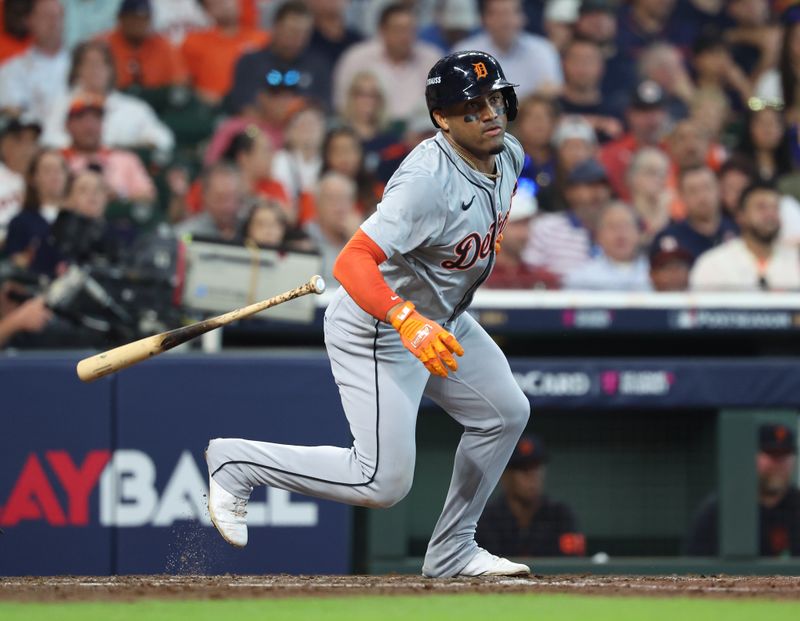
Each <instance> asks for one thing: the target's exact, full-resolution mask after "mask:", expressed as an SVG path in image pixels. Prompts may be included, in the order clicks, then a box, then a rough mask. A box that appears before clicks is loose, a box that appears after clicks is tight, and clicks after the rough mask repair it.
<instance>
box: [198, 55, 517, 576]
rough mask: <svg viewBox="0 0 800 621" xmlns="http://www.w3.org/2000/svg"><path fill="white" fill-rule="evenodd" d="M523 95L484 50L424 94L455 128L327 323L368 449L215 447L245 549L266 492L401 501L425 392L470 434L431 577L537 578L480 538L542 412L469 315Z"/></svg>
mask: <svg viewBox="0 0 800 621" xmlns="http://www.w3.org/2000/svg"><path fill="white" fill-rule="evenodd" d="M514 86H515V85H514V84H511V83H510V82H508V81H507V80H506V79H505V76H504V74H503V71H502V69H501V68H500V65H499V64H498V62H497V61H496V60H495V59H494V58H493V57H492V56H490V55H489V54H486V53H483V52H475V51H469V52H459V53H457V54H451V55H450V56H446V57H445V58H443V59H441V60H440V61H439V62H437V63H436V65H434V67H433V68H432V69H431V71H430V73H429V74H428V80H427V86H426V89H425V98H426V100H427V104H428V110H429V112H430V117H431V120H432V121H433V123H434V125H435V126H436V127H438V128H439V129H440V131H439V132H438V133H437V135H436V136H435V137H433V138H431V139H429V140H425V141H424V142H422V143H421V144H420V145H419V146H417V147H416V148H415V149H414V150H413V151H412V152H411V153H410V154H409V155H408V157H406V159H405V160H404V161H403V163H402V164H401V165H400V168H399V169H398V170H397V172H396V173H395V174H394V175H393V176H392V178H391V179H390V180H389V183H388V185H387V186H386V190H385V193H384V195H383V199H382V201H381V203H380V204H379V205H378V210H377V212H376V213H374V214H373V215H372V216H371V217H370V218H369V219H368V220H366V221H365V222H364V223H363V224H362V225H361V228H360V229H359V231H358V232H356V234H355V235H354V236H353V237H352V239H351V240H350V241H349V242H348V244H347V245H346V246H345V248H344V250H343V251H342V252H341V254H340V255H339V257H338V258H337V260H336V263H335V265H334V275H335V276H336V278H337V279H338V280H339V282H340V283H341V284H342V287H340V288H339V289H338V290H337V291H336V293H335V294H334V295H333V299H332V301H331V303H330V305H329V306H328V309H327V311H326V313H325V345H326V348H327V351H328V355H329V357H330V361H331V367H332V370H333V375H334V378H335V379H336V383H337V385H338V386H339V392H340V395H341V399H342V405H343V407H344V411H345V415H346V417H347V420H348V422H349V424H350V431H351V433H352V435H353V438H354V440H353V446H352V447H350V448H336V447H331V446H317V447H303V446H287V445H279V444H271V443H267V442H254V441H250V440H241V439H222V438H218V439H215V440H212V441H211V442H210V443H209V445H208V449H207V451H206V460H207V462H208V470H209V487H210V490H209V512H210V514H211V519H212V521H213V522H214V525H215V526H216V527H217V530H218V531H219V532H220V534H221V535H222V537H223V538H224V539H225V540H226V541H228V542H229V543H231V544H232V545H234V546H244V545H246V544H247V526H246V520H245V508H246V505H247V501H248V498H249V496H250V492H251V491H252V489H253V487H254V486H256V485H270V486H273V487H278V488H281V489H285V490H289V491H292V492H298V493H301V494H307V495H310V496H315V497H318V498H326V499H331V500H337V501H339V502H345V503H349V504H354V505H362V506H367V507H390V506H392V505H394V504H395V503H397V502H399V501H400V500H402V499H403V497H405V495H406V494H407V493H408V491H409V489H410V487H411V481H412V479H413V476H414V460H415V450H416V449H415V444H414V431H415V426H416V418H417V411H418V408H419V403H420V400H421V398H422V396H423V395H425V396H427V397H429V398H430V399H432V400H433V401H434V402H436V403H437V404H439V405H440V406H441V407H442V408H443V409H444V410H445V411H447V413H448V414H450V416H452V417H453V418H454V419H455V420H457V421H458V422H459V423H461V424H462V425H463V426H464V433H463V435H462V436H461V441H460V443H459V445H458V449H457V451H456V456H455V464H454V469H453V476H452V481H451V483H450V489H449V491H448V494H447V499H446V500H445V504H444V508H443V510H442V514H441V516H440V518H439V521H438V522H437V524H436V527H435V529H434V532H433V535H432V537H431V540H430V543H429V544H428V549H427V552H426V555H425V561H424V564H423V567H422V573H423V574H424V575H425V576H429V577H450V576H458V575H460V576H481V575H517V574H527V573H529V572H530V569H529V568H528V567H527V566H526V565H521V564H519V563H513V562H511V561H509V560H507V559H504V558H499V557H497V556H494V555H492V554H491V553H489V552H488V551H486V550H484V549H482V548H479V547H478V545H477V544H476V543H475V528H476V525H477V522H478V518H479V517H480V515H481V513H482V511H483V508H484V506H485V504H486V501H487V499H488V498H489V495H490V494H491V492H492V490H493V489H494V487H495V485H496V484H497V481H498V479H499V477H500V475H501V473H502V472H503V469H504V467H505V465H506V463H507V462H508V459H509V457H510V455H511V453H512V451H513V449H514V446H515V444H516V442H517V439H518V438H519V436H520V434H521V433H522V430H523V429H524V427H525V425H526V423H527V421H528V416H529V414H530V404H529V402H528V399H527V398H526V397H525V395H524V394H523V392H522V391H521V390H520V388H519V387H518V386H517V383H516V382H515V380H514V378H513V376H512V374H511V370H510V368H509V365H508V362H507V360H506V358H505V356H504V355H503V353H502V351H501V350H500V348H499V347H498V346H497V345H496V344H495V342H494V341H493V340H492V339H491V338H490V337H489V336H488V335H487V333H486V332H485V331H484V330H483V328H482V327H481V326H480V325H479V324H478V323H477V322H476V321H475V320H474V319H473V318H472V317H471V316H470V315H469V314H467V313H465V312H464V311H465V310H466V309H467V308H468V307H469V305H470V302H471V301H472V297H473V295H474V293H475V290H476V289H477V288H478V287H479V286H480V284H481V283H482V282H483V281H484V280H486V278H487V277H488V276H489V273H490V272H491V271H492V266H493V265H494V262H495V253H496V252H497V250H498V244H499V242H500V240H501V238H502V231H503V227H504V225H505V223H506V221H507V219H508V213H509V208H510V205H511V196H512V194H513V192H514V189H515V187H516V180H517V176H518V174H519V172H520V170H521V169H522V162H523V150H522V147H521V146H520V144H519V142H517V140H516V139H515V138H513V137H512V136H510V135H507V134H506V125H507V123H508V121H511V120H513V119H514V117H515V116H516V114H517V97H516V94H515V93H514ZM456 357H460V358H459V359H458V360H457V359H456Z"/></svg>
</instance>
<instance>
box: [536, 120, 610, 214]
mask: <svg viewBox="0 0 800 621" xmlns="http://www.w3.org/2000/svg"><path fill="white" fill-rule="evenodd" d="M553 147H554V149H555V160H556V182H555V184H553V185H551V186H550V187H549V188H545V189H543V191H542V192H541V193H540V194H541V199H540V206H541V203H543V204H544V206H542V210H543V211H548V210H549V211H555V210H561V209H565V208H566V207H567V203H566V200H565V198H564V194H565V186H566V182H567V179H569V176H570V174H571V173H572V171H573V170H574V169H575V167H576V166H577V165H578V164H580V163H581V162H584V161H586V160H588V159H592V158H595V157H596V156H597V152H598V146H597V134H596V132H595V131H594V129H593V128H592V126H591V125H590V124H589V122H588V121H586V120H585V119H584V118H583V117H582V116H578V115H575V114H571V115H567V116H563V117H561V120H560V121H559V122H558V125H557V126H556V130H555V132H554V133H553ZM545 207H546V208H545Z"/></svg>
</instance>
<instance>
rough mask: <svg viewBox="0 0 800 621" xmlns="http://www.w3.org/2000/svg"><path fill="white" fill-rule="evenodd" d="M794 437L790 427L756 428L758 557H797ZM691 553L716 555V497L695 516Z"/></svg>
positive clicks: (799, 514) (799, 518) (799, 529)
mask: <svg viewBox="0 0 800 621" xmlns="http://www.w3.org/2000/svg"><path fill="white" fill-rule="evenodd" d="M796 459H797V436H796V433H795V430H794V429H793V428H792V427H789V426H787V425H782V424H765V425H761V426H760V427H759V428H758V452H757V453H756V463H755V468H756V472H757V474H758V542H759V553H760V555H761V556H772V557H785V556H800V490H798V489H797V487H796V486H795V485H793V484H792V476H793V473H794V471H795V465H796ZM686 551H687V553H688V554H690V555H691V556H716V555H717V554H719V498H718V497H717V495H716V494H712V495H711V496H709V497H708V498H707V499H706V500H705V501H704V502H703V504H702V505H701V507H700V509H699V510H698V511H697V514H696V515H695V518H694V521H693V523H692V526H691V530H690V531H689V535H688V538H687V544H686Z"/></svg>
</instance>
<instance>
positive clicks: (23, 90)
mask: <svg viewBox="0 0 800 621" xmlns="http://www.w3.org/2000/svg"><path fill="white" fill-rule="evenodd" d="M28 28H29V30H30V33H31V46H30V47H29V48H28V49H27V50H26V51H25V52H23V53H21V54H18V55H16V56H14V57H13V58H11V59H10V60H8V61H6V62H5V63H4V64H3V65H2V66H0V109H2V110H5V111H7V112H8V111H10V112H12V113H15V114H19V113H20V112H23V111H24V112H27V113H29V114H30V115H32V116H33V117H34V118H35V119H37V120H38V121H39V122H42V121H43V120H44V118H45V116H46V115H47V111H48V110H49V109H50V106H51V105H52V102H53V101H54V100H55V99H56V98H57V97H59V96H60V95H62V94H63V93H64V92H65V91H66V89H67V72H68V71H69V54H68V53H67V50H66V48H65V47H64V33H63V30H64V8H63V7H62V6H61V3H60V2H59V0H33V3H32V8H31V12H30V15H29V17H28Z"/></svg>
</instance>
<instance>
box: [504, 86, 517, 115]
mask: <svg viewBox="0 0 800 621" xmlns="http://www.w3.org/2000/svg"><path fill="white" fill-rule="evenodd" d="M503 97H504V98H505V100H506V118H507V119H508V122H509V123H510V122H511V121H513V120H514V119H515V118H517V108H518V106H519V103H518V100H517V94H516V93H515V92H514V89H513V88H504V89H503Z"/></svg>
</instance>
